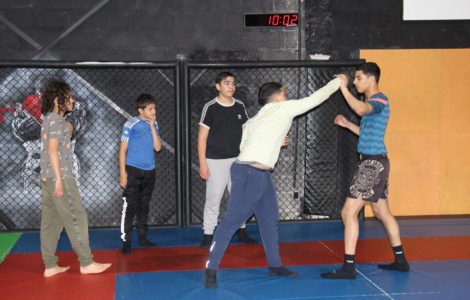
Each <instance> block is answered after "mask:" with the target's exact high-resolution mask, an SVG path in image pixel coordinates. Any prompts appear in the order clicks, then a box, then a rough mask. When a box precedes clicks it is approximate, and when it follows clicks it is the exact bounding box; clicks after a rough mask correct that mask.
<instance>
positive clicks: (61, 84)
mask: <svg viewBox="0 0 470 300" xmlns="http://www.w3.org/2000/svg"><path fill="white" fill-rule="evenodd" d="M70 90H71V89H70V86H69V85H68V84H67V83H66V82H65V81H62V80H57V79H51V80H49V81H48V82H47V83H46V88H45V89H44V94H42V96H41V113H42V114H43V115H46V114H47V113H48V112H51V111H53V110H54V100H55V99H56V98H57V104H58V105H59V112H65V111H66V110H67V108H66V102H67V99H68V98H69V97H70Z"/></svg>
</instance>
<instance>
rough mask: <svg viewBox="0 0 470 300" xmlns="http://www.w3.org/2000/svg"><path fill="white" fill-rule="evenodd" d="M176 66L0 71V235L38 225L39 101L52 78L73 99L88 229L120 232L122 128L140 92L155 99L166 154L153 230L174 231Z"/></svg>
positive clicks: (160, 160) (159, 157)
mask: <svg viewBox="0 0 470 300" xmlns="http://www.w3.org/2000/svg"><path fill="white" fill-rule="evenodd" d="M176 66H177V65H176V63H175V64H167V65H152V64H148V65H146V66H142V65H141V66H138V67H120V66H113V67H111V66H109V65H100V66H96V67H89V66H83V67H80V66H79V64H70V65H65V64H64V65H57V64H56V65H53V66H52V67H51V66H48V65H47V63H45V64H42V65H41V64H39V65H36V66H34V67H31V66H29V67H24V66H20V67H15V66H12V67H9V66H4V67H0V108H1V109H2V111H1V115H0V116H1V119H0V147H1V154H0V155H1V162H0V172H1V175H0V187H1V193H0V221H1V222H0V223H1V224H0V229H5V228H7V229H13V228H17V229H33V228H39V223H40V203H41V199H40V187H39V171H40V170H39V157H40V154H39V152H40V148H41V145H40V126H41V122H42V116H41V111H40V95H41V93H42V89H43V88H44V84H45V82H47V80H48V79H51V78H55V79H62V80H65V81H66V82H67V83H68V84H69V85H70V86H71V88H72V94H73V96H74V98H75V100H76V105H75V108H74V110H73V111H72V112H71V113H69V114H68V115H67V116H66V118H67V119H68V120H69V121H70V122H71V123H72V124H73V126H74V134H73V137H72V139H73V142H72V144H73V152H74V155H73V163H74V173H75V176H76V177H77V179H78V183H79V189H80V194H81V198H82V202H83V204H84V206H85V208H86V210H87V212H88V219H89V224H90V226H93V227H101V226H117V225H119V224H120V216H121V209H122V200H121V194H122V189H121V188H120V186H119V165H118V151H119V142H120V136H121V130H122V126H123V125H124V123H125V122H126V121H127V120H128V119H129V118H130V117H132V116H134V115H136V113H137V112H136V110H135V108H134V101H135V99H136V98H137V97H138V95H139V94H141V93H150V94H152V95H154V96H155V98H156V100H157V121H158V124H159V127H160V132H161V137H162V140H163V143H164V145H163V149H162V151H161V152H159V153H158V154H156V162H157V169H156V175H157V179H156V185H155V190H154V193H153V197H152V200H151V211H150V216H149V223H150V224H153V225H156V224H158V225H176V224H177V223H178V222H180V220H178V219H177V212H176V210H177V209H176V207H177V203H176V197H175V194H176V191H175V188H176V172H175V161H176V153H175V140H176V129H175V128H176V120H177V117H176V113H175V108H176V96H175V94H176V93H175V90H176V89H175V83H176Z"/></svg>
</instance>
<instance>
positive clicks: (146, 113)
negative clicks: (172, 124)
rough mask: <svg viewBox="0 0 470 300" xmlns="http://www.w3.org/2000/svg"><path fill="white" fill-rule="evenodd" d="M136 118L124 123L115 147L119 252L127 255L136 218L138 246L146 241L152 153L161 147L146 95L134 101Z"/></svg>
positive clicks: (147, 243)
mask: <svg viewBox="0 0 470 300" xmlns="http://www.w3.org/2000/svg"><path fill="white" fill-rule="evenodd" d="M135 103H136V108H137V111H138V112H139V115H138V116H136V117H133V118H132V119H130V120H129V121H127V122H126V124H125V125H124V128H123V130H122V136H121V145H120V148H119V171H120V177H119V185H120V186H121V187H122V188H124V193H123V197H122V199H123V201H124V203H123V208H122V216H121V239H122V241H123V245H122V253H123V254H130V253H131V249H132V246H131V231H132V227H133V223H134V216H135V217H136V227H137V231H138V233H139V244H141V245H142V246H147V247H148V246H155V244H154V243H152V242H151V241H149V240H148V239H147V227H148V225H147V220H148V214H149V202H150V198H151V196H152V192H153V188H154V186H155V154H154V151H156V152H158V151H160V150H161V148H162V143H161V141H160V137H159V130H158V124H157V120H156V101H155V99H154V98H153V97H152V96H151V95H149V94H142V95H140V96H139V97H138V98H137V100H136V102H135Z"/></svg>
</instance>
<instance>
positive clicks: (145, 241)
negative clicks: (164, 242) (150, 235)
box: [139, 236, 156, 247]
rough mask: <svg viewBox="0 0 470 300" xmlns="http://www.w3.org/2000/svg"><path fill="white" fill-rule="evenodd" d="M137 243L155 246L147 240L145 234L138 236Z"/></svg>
mask: <svg viewBox="0 0 470 300" xmlns="http://www.w3.org/2000/svg"><path fill="white" fill-rule="evenodd" d="M139 244H140V245H141V246H144V247H155V246H156V244H155V243H153V242H151V241H149V240H147V238H146V237H145V236H141V237H139Z"/></svg>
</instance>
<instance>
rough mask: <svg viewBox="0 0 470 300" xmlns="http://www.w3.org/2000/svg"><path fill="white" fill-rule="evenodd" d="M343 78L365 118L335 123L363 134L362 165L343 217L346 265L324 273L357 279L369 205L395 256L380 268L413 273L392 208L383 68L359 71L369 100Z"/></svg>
mask: <svg viewBox="0 0 470 300" xmlns="http://www.w3.org/2000/svg"><path fill="white" fill-rule="evenodd" d="M338 77H339V78H340V79H341V92H342V94H343V96H344V98H345V99H346V102H347V103H348V105H349V106H350V107H351V109H352V110H353V111H354V112H355V113H356V114H358V115H359V116H361V117H362V119H361V123H360V126H357V125H356V124H354V123H352V122H350V121H349V120H347V119H346V118H345V117H344V116H342V115H338V116H337V117H336V118H335V124H337V125H338V126H341V127H344V128H347V129H349V130H351V131H352V132H353V133H355V134H357V135H359V142H358V146H357V149H358V152H359V162H358V164H357V168H356V173H355V174H354V178H353V180H352V182H351V185H350V187H349V191H348V197H347V198H346V201H345V202H344V206H343V209H342V211H341V217H342V219H343V223H344V253H345V254H344V264H343V267H342V268H341V269H338V270H334V271H332V272H327V273H323V274H321V277H323V278H327V279H354V278H356V265H355V253H356V243H357V240H358V237H359V220H358V215H359V212H360V211H361V210H362V208H363V207H364V205H365V204H366V203H367V202H370V203H371V205H372V210H373V212H374V215H375V217H376V218H377V219H379V220H380V221H381V222H382V224H383V226H384V228H385V231H386V232H387V236H388V239H389V241H390V244H391V246H392V250H393V253H394V255H395V261H394V262H393V263H391V264H385V265H379V266H378V267H379V268H381V269H385V270H396V271H402V272H407V271H408V270H409V265H408V262H407V261H406V258H405V254H404V251H403V247H402V244H401V240H400V229H399V227H398V223H397V221H396V220H395V217H394V216H393V215H392V214H391V212H390V208H389V206H388V201H387V198H388V176H389V171H390V162H389V160H388V157H387V149H386V147H385V143H384V136H385V130H386V128H387V123H388V119H389V115H390V106H389V100H388V98H387V97H386V96H385V95H384V94H382V93H381V92H380V90H379V86H378V83H379V79H380V68H379V66H377V64H375V63H373V62H368V63H365V64H363V65H362V66H360V67H358V68H356V73H355V78H354V85H355V87H356V90H357V91H358V92H359V93H361V94H364V95H365V97H366V101H364V102H363V101H360V100H358V99H357V98H356V97H354V96H353V95H352V94H351V92H350V91H349V90H348V87H347V84H348V78H347V77H346V76H345V75H344V74H343V75H338Z"/></svg>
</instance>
